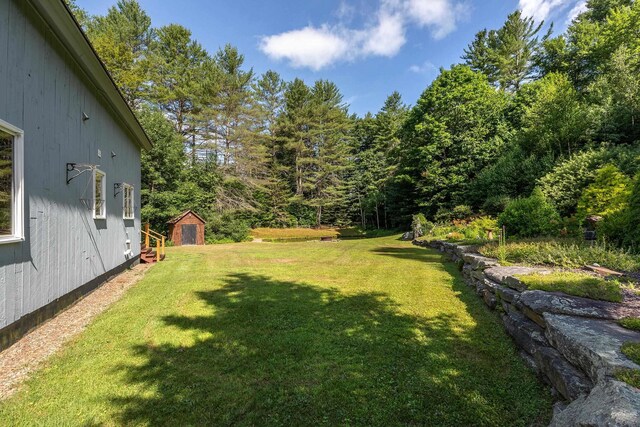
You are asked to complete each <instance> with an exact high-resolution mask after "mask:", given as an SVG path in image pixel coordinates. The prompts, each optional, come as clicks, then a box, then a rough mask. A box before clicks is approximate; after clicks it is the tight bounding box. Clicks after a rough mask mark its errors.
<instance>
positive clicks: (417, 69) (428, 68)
mask: <svg viewBox="0 0 640 427" xmlns="http://www.w3.org/2000/svg"><path fill="white" fill-rule="evenodd" d="M435 69H436V66H435V65H433V64H432V63H431V62H429V61H425V62H423V63H422V64H420V65H418V64H414V65H412V66H411V67H409V71H411V72H412V73H416V74H428V73H430V72H432V71H433V70H435Z"/></svg>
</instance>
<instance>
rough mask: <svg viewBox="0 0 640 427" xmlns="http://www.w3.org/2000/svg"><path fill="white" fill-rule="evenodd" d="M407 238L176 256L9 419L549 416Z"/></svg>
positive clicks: (88, 334) (479, 420)
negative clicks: (400, 240)
mask: <svg viewBox="0 0 640 427" xmlns="http://www.w3.org/2000/svg"><path fill="white" fill-rule="evenodd" d="M442 261H443V258H442V256H441V255H440V254H438V253H436V252H435V251H431V250H426V249H422V248H417V247H414V246H412V245H410V244H409V243H406V242H399V241H398V236H393V237H387V238H378V239H359V240H349V241H343V242H340V243H322V242H307V243H289V244H270V243H241V244H234V245H216V246H208V247H182V248H179V247H177V248H169V249H167V260H166V261H165V262H163V263H160V264H158V265H156V266H154V267H153V268H152V269H151V270H150V271H149V272H148V273H147V275H146V276H145V278H144V279H143V281H141V282H140V283H138V284H137V285H136V286H135V287H134V288H132V289H131V290H130V291H129V292H128V294H127V295H126V296H125V297H124V298H123V299H122V300H121V301H119V302H118V303H116V304H115V305H114V306H112V307H111V308H110V309H109V310H108V311H107V312H105V313H103V314H102V315H100V316H99V317H98V318H97V319H96V321H95V322H93V323H92V324H91V325H90V326H89V327H88V329H87V330H86V331H85V332H84V333H83V334H82V335H81V336H80V337H79V338H78V339H76V340H75V341H74V342H73V343H72V344H71V345H69V346H67V348H66V349H65V351H63V352H62V353H61V354H59V355H57V356H55V357H54V358H53V360H52V361H51V362H50V363H49V364H48V366H47V367H46V368H45V369H43V370H42V371H41V372H39V373H37V374H36V375H35V376H34V377H33V378H32V379H31V380H30V381H29V382H28V383H27V384H26V385H25V387H24V388H23V389H22V390H21V391H20V392H19V393H18V394H17V395H16V396H14V397H13V398H11V399H10V400H8V401H6V402H2V403H0V420H2V424H4V425H11V426H16V425H18V426H19V425H42V424H47V425H154V426H155V425H314V426H315V425H366V426H371V425H380V426H382V425H384V426H391V425H429V426H445V425H447V426H453V425H474V426H489V425H493V426H495V425H509V426H528V425H546V423H547V422H548V420H549V416H550V408H551V397H550V395H549V393H548V392H547V391H546V390H545V388H544V387H543V386H542V385H541V384H540V383H539V382H538V381H537V380H536V378H535V377H534V375H533V374H532V373H531V372H530V371H529V370H528V369H527V368H526V367H525V366H524V364H523V362H522V360H521V359H520V358H519V356H518V353H517V351H516V349H515V347H514V345H513V344H512V342H511V340H510V339H509V338H508V337H507V335H506V334H505V333H504V331H503V328H502V326H501V322H500V320H499V318H498V317H497V316H495V315H494V313H492V312H490V311H489V310H487V309H486V307H485V306H484V304H483V303H482V302H481V300H480V299H479V298H477V297H476V296H475V294H474V292H473V291H472V290H471V289H469V288H468V287H466V286H465V285H464V283H463V281H462V280H461V277H460V274H459V272H458V271H457V269H456V267H455V265H454V264H451V263H443V262H442Z"/></svg>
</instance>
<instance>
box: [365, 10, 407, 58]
mask: <svg viewBox="0 0 640 427" xmlns="http://www.w3.org/2000/svg"><path fill="white" fill-rule="evenodd" d="M361 36H362V39H363V43H362V49H361V50H362V54H364V55H367V54H371V55H379V56H387V57H391V56H394V55H395V54H397V53H398V52H399V51H400V49H401V48H402V46H404V44H405V42H406V41H407V40H406V38H405V28H404V22H403V19H402V16H400V15H397V14H396V15H392V14H389V13H388V12H386V11H381V12H380V14H379V16H378V23H377V25H376V26H374V27H372V28H368V29H366V30H364V31H363V32H362V33H361Z"/></svg>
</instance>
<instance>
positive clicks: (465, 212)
mask: <svg viewBox="0 0 640 427" xmlns="http://www.w3.org/2000/svg"><path fill="white" fill-rule="evenodd" d="M471 216H473V210H471V207H469V206H467V205H458V206H456V207H455V208H453V210H452V211H451V218H452V219H454V220H456V219H458V220H459V219H468V218H470V217H471Z"/></svg>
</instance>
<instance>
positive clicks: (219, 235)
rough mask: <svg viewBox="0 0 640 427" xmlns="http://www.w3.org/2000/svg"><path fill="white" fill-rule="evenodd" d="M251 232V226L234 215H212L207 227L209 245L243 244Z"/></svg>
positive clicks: (208, 219)
mask: <svg viewBox="0 0 640 427" xmlns="http://www.w3.org/2000/svg"><path fill="white" fill-rule="evenodd" d="M249 231H250V229H249V225H248V224H247V223H246V222H245V221H243V220H242V219H240V218H238V217H236V216H235V215H233V214H223V215H211V216H209V217H208V218H207V225H206V226H205V233H206V241H207V243H230V242H243V241H245V240H248V239H249Z"/></svg>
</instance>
